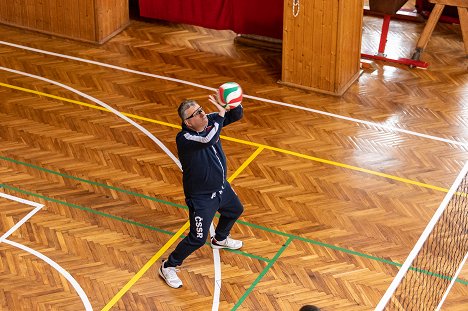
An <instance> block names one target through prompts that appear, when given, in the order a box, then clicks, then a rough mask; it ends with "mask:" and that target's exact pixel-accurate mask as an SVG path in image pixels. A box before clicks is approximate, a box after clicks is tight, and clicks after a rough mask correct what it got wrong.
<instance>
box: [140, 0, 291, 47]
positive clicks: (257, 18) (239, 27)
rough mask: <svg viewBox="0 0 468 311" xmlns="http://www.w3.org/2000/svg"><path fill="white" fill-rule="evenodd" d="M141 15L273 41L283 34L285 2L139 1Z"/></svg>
mask: <svg viewBox="0 0 468 311" xmlns="http://www.w3.org/2000/svg"><path fill="white" fill-rule="evenodd" d="M139 6H140V15H141V16H143V17H149V18H156V19H162V20H166V21H171V22H176V23H184V24H191V25H198V26H202V27H207V28H213V29H231V30H233V31H235V32H236V33H242V34H256V35H262V36H267V37H273V38H281V37H282V35H283V0H139Z"/></svg>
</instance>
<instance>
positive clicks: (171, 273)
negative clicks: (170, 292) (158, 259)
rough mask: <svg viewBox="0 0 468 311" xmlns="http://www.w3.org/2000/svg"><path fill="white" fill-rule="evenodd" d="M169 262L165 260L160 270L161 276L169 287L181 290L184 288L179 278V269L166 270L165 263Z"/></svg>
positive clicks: (169, 268) (170, 268) (168, 268)
mask: <svg viewBox="0 0 468 311" xmlns="http://www.w3.org/2000/svg"><path fill="white" fill-rule="evenodd" d="M166 261H167V260H163V262H162V264H161V267H160V268H159V275H160V276H161V277H162V278H163V279H164V281H166V283H167V285H169V286H170V287H172V288H180V287H182V281H181V280H180V279H179V277H178V276H177V272H178V271H179V269H176V268H175V267H167V268H164V263H165V262H166Z"/></svg>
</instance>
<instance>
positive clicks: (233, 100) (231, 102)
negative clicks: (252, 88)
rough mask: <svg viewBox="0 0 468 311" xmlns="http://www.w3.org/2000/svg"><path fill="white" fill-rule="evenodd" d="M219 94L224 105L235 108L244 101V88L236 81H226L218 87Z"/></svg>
mask: <svg viewBox="0 0 468 311" xmlns="http://www.w3.org/2000/svg"><path fill="white" fill-rule="evenodd" d="M218 96H219V101H220V102H221V103H223V105H228V106H229V107H230V108H235V107H237V106H239V105H240V104H241V102H242V88H241V87H240V85H239V84H237V83H236V82H226V83H224V84H223V85H221V86H220V87H219V88H218Z"/></svg>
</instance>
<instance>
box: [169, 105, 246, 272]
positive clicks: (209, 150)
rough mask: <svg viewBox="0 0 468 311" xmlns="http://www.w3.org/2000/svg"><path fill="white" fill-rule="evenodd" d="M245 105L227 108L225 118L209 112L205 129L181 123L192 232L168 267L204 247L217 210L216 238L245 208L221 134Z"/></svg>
mask: <svg viewBox="0 0 468 311" xmlns="http://www.w3.org/2000/svg"><path fill="white" fill-rule="evenodd" d="M243 112H244V110H243V107H242V105H239V106H237V107H236V108H234V109H231V110H230V111H226V114H225V116H224V117H221V116H220V115H219V114H218V113H210V114H208V115H207V117H208V125H207V127H206V128H205V129H204V130H203V131H202V132H196V131H193V130H191V129H189V128H188V127H187V126H186V125H185V123H184V122H182V130H181V131H180V132H179V133H178V134H177V138H176V142H177V151H178V155H179V160H180V163H181V164H182V170H183V185H184V193H185V202H186V203H187V206H188V207H189V218H190V233H189V234H188V235H187V236H186V237H185V238H184V239H183V240H182V241H181V242H180V243H179V245H178V246H177V247H176V249H175V250H174V251H173V252H172V253H171V255H170V256H169V258H168V261H167V263H166V267H175V266H179V265H181V264H182V262H183V261H184V259H185V258H187V257H188V256H189V255H190V254H191V253H193V252H194V251H195V250H197V249H198V248H200V247H201V246H203V244H204V243H205V241H206V239H207V237H208V234H209V228H210V225H211V221H212V220H213V217H214V215H215V213H216V211H218V212H219V213H220V214H221V216H220V218H219V222H218V225H217V227H216V235H215V238H216V240H218V241H222V240H224V239H226V237H227V236H228V235H229V232H230V231H231V228H232V226H233V225H234V223H235V222H236V220H237V219H238V218H239V216H240V215H241V214H242V212H243V210H244V208H243V206H242V204H241V202H240V201H239V198H238V197H237V195H236V193H235V192H234V191H233V190H232V188H231V185H230V184H229V182H228V181H227V180H226V173H227V168H226V156H225V154H224V151H223V148H222V146H221V140H220V139H219V135H220V133H221V129H222V128H223V126H226V125H228V124H230V123H232V122H235V121H238V120H240V119H241V118H242V116H243Z"/></svg>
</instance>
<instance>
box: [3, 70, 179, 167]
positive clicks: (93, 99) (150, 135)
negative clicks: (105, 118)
mask: <svg viewBox="0 0 468 311" xmlns="http://www.w3.org/2000/svg"><path fill="white" fill-rule="evenodd" d="M0 70H4V71H9V72H13V73H16V74H19V75H23V76H27V77H31V78H34V79H38V80H42V81H45V82H48V83H51V84H54V85H57V86H60V87H62V88H64V89H67V90H69V91H71V92H73V93H75V94H78V95H80V96H82V97H84V98H87V99H89V100H91V101H93V102H95V103H96V104H98V105H99V106H101V107H104V108H106V109H108V110H110V111H111V112H113V113H114V114H116V115H117V116H118V117H120V118H122V119H124V120H125V121H127V122H128V123H130V124H132V125H133V126H135V127H136V128H137V129H139V130H140V131H142V132H143V133H144V134H145V135H146V136H148V137H149V138H150V139H151V140H152V141H154V142H155V143H156V144H157V145H158V146H159V147H160V148H161V149H162V150H163V151H164V152H165V153H166V154H167V155H168V156H169V157H170V158H171V159H172V161H174V163H175V164H176V165H177V166H178V167H179V168H180V169H182V166H181V165H180V162H179V159H177V158H176V157H175V156H174V155H173V154H172V152H171V151H170V150H169V149H167V148H166V146H164V144H163V143H162V142H161V141H159V139H157V138H156V137H154V135H153V134H151V133H150V132H149V131H148V130H147V129H145V128H144V127H143V126H141V125H140V124H138V123H136V122H135V121H133V120H131V119H130V118H128V117H126V116H124V115H123V114H122V113H120V112H119V111H117V110H115V109H114V108H112V107H111V106H109V105H108V104H106V103H104V102H102V101H100V100H99V99H97V98H94V97H92V96H90V95H88V94H85V93H83V92H80V91H78V90H76V89H74V88H72V87H69V86H68V85H65V84H62V83H60V82H57V81H54V80H50V79H47V78H44V77H41V76H36V75H33V74H30V73H27V72H22V71H18V70H14V69H10V68H6V67H1V66H0Z"/></svg>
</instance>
